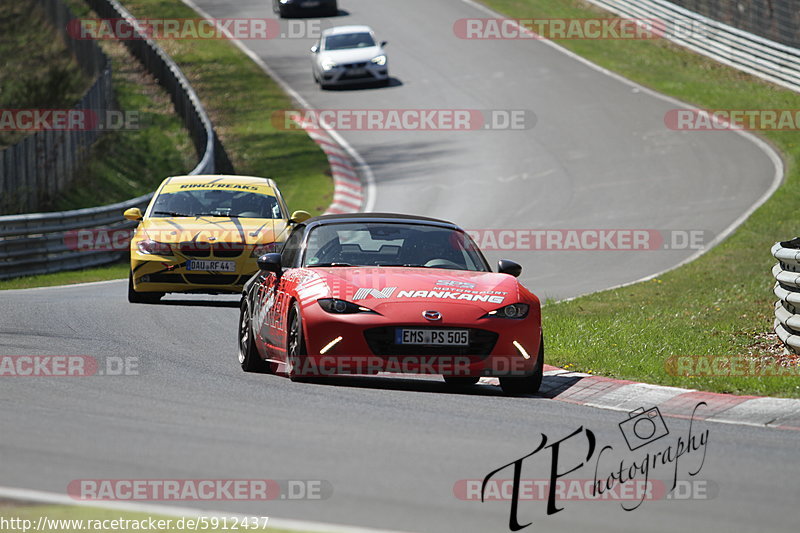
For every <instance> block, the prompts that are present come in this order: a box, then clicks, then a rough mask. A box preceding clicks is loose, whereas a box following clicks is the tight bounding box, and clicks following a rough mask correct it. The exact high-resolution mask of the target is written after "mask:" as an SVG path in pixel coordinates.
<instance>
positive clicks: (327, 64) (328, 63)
mask: <svg viewBox="0 0 800 533" xmlns="http://www.w3.org/2000/svg"><path fill="white" fill-rule="evenodd" d="M320 66H321V67H322V70H331V69H333V68H336V61H333V60H330V59H323V60H322V62H321V63H320Z"/></svg>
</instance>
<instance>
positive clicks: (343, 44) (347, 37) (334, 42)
mask: <svg viewBox="0 0 800 533" xmlns="http://www.w3.org/2000/svg"><path fill="white" fill-rule="evenodd" d="M370 46H375V40H374V39H373V38H372V35H370V34H369V33H368V32H362V33H342V34H338V35H329V36H328V37H326V38H325V50H347V49H350V48H368V47H370Z"/></svg>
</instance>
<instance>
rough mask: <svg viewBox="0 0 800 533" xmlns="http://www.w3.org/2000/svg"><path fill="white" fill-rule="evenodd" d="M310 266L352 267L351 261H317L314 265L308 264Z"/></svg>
mask: <svg viewBox="0 0 800 533" xmlns="http://www.w3.org/2000/svg"><path fill="white" fill-rule="evenodd" d="M308 266H309V267H351V266H353V265H351V264H350V263H316V264H314V265H308Z"/></svg>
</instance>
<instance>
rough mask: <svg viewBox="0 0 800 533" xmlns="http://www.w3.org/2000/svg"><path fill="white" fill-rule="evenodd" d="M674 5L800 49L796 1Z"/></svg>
mask: <svg viewBox="0 0 800 533" xmlns="http://www.w3.org/2000/svg"><path fill="white" fill-rule="evenodd" d="M670 2H672V3H673V4H677V5H679V6H681V7H684V8H686V9H689V10H691V11H694V12H695V13H699V14H701V15H704V16H706V17H709V18H712V19H714V20H718V21H720V22H724V23H725V24H729V25H731V26H733V27H735V28H739V29H740V30H744V31H749V32H750V33H755V34H756V35H760V36H761V37H764V38H765V39H769V40H771V41H775V42H778V43H782V44H785V45H786V46H793V47H795V48H800V6H798V3H797V0H736V1H735V2H732V1H731V0H670Z"/></svg>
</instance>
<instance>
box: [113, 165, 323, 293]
mask: <svg viewBox="0 0 800 533" xmlns="http://www.w3.org/2000/svg"><path fill="white" fill-rule="evenodd" d="M310 217H311V215H309V214H308V213H306V212H305V211H295V212H294V213H293V214H292V215H291V216H289V215H288V210H287V208H286V203H285V202H284V201H283V197H282V196H281V193H280V191H279V190H278V187H277V186H276V185H275V182H274V181H272V180H271V179H267V178H256V177H250V176H211V175H209V176H176V177H172V178H167V179H166V180H164V182H163V183H162V184H161V186H159V188H158V190H157V191H156V193H155V195H154V196H153V199H152V200H151V201H150V205H149V206H148V207H147V210H146V211H145V213H144V214H142V212H141V210H140V209H138V208H133V209H128V210H127V211H125V218H127V219H128V220H138V221H140V223H139V226H138V227H137V228H136V231H135V232H134V234H133V238H132V239H131V272H130V276H129V280H128V301H130V302H132V303H154V302H157V301H158V300H159V299H160V298H161V297H162V296H164V294H166V293H168V292H198V293H206V294H219V293H239V292H241V291H242V287H243V286H244V284H245V282H246V281H247V280H248V279H250V277H252V275H253V274H255V273H256V271H257V270H258V266H257V265H256V260H257V259H258V258H259V257H260V256H261V255H263V254H265V253H270V252H273V251H277V249H278V248H280V246H281V245H282V243H283V241H285V240H286V236H287V234H288V233H289V230H290V229H291V226H292V225H293V224H296V223H299V222H303V221H304V220H306V219H308V218H310Z"/></svg>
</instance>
